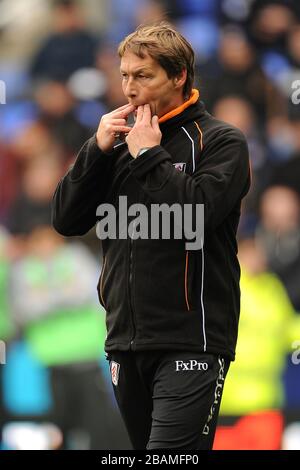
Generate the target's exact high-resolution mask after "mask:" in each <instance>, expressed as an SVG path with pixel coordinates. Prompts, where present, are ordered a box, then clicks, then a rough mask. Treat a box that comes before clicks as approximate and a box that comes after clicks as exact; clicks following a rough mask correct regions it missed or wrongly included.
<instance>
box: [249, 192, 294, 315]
mask: <svg viewBox="0 0 300 470" xmlns="http://www.w3.org/2000/svg"><path fill="white" fill-rule="evenodd" d="M260 215H261V219H260V223H259V225H258V228H257V237H258V239H259V240H260V242H261V243H262V245H263V247H264V250H265V253H266V257H267V265H268V269H269V270H271V271H273V272H274V273H276V274H277V275H278V276H279V278H280V279H281V281H282V282H283V284H284V286H285V288H286V289H287V292H288V294H289V297H290V299H291V301H292V303H293V305H294V308H295V309H296V310H297V311H299V312H300V290H299V278H300V201H299V195H298V194H297V193H296V192H295V191H293V190H292V189H290V188H288V187H284V186H272V187H270V188H269V189H267V190H266V191H265V192H264V193H263V195H262V198H261V202H260Z"/></svg>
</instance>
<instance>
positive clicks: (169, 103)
mask: <svg viewBox="0 0 300 470" xmlns="http://www.w3.org/2000/svg"><path fill="white" fill-rule="evenodd" d="M120 70H121V75H122V88H123V92H124V95H125V96H126V98H127V99H128V102H129V103H130V104H133V105H134V106H136V107H137V106H140V105H143V104H150V107H151V112H152V115H153V114H157V115H158V117H160V116H163V115H164V114H166V113H167V112H169V111H171V110H172V109H174V108H175V107H176V106H178V105H179V104H180V102H178V101H181V102H182V101H183V99H182V96H181V95H182V93H181V90H178V89H177V88H175V87H174V78H171V79H170V78H168V76H167V73H166V71H165V70H164V69H163V68H162V67H161V66H160V64H159V63H158V62H157V61H155V60H154V59H152V57H150V56H149V55H148V54H147V55H146V56H145V58H143V59H141V58H140V57H138V56H137V55H135V54H133V53H132V52H128V51H127V52H126V53H125V54H124V56H123V57H122V59H121V67H120Z"/></svg>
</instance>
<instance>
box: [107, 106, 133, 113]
mask: <svg viewBox="0 0 300 470" xmlns="http://www.w3.org/2000/svg"><path fill="white" fill-rule="evenodd" d="M129 106H132V104H130V103H127V104H123V106H120V107H119V108H116V109H113V110H112V111H111V114H114V113H119V112H120V111H123V109H126V108H128V107H129Z"/></svg>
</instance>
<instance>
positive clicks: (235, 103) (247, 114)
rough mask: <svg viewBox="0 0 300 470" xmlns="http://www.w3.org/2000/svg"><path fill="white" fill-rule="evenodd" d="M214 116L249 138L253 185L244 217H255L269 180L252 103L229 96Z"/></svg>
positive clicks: (224, 99) (220, 101) (263, 149)
mask: <svg viewBox="0 0 300 470" xmlns="http://www.w3.org/2000/svg"><path fill="white" fill-rule="evenodd" d="M213 114H214V116H215V117H216V118H217V119H220V120H221V121H226V122H229V123H230V124H231V125H233V126H235V127H237V128H238V129H240V130H241V131H242V132H243V133H244V134H245V136H246V138H247V143H248V147H249V156H250V162H251V170H252V172H251V174H252V184H251V188H250V191H249V193H248V194H247V196H246V198H245V200H244V202H243V209H244V211H246V215H245V216H244V217H248V218H249V217H253V218H254V217H255V214H256V212H257V209H258V199H259V195H260V193H261V192H262V190H263V188H264V187H265V185H266V183H267V179H268V173H267V171H268V169H267V168H266V154H265V146H264V141H263V136H262V133H261V131H260V129H259V128H258V126H257V119H256V115H255V111H254V108H253V106H252V103H251V102H250V101H248V100H247V99H245V98H242V97H241V96H236V95H228V96H225V97H223V98H220V99H219V100H218V101H217V102H216V103H215V106H214V108H213Z"/></svg>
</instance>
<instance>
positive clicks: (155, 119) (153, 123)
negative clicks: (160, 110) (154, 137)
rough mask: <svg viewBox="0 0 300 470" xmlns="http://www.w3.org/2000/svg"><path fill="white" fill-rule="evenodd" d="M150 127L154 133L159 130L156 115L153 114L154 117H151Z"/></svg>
mask: <svg viewBox="0 0 300 470" xmlns="http://www.w3.org/2000/svg"><path fill="white" fill-rule="evenodd" d="M151 125H152V129H154V130H155V131H156V130H160V129H159V124H158V116H157V114H155V115H154V116H152V119H151Z"/></svg>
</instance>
